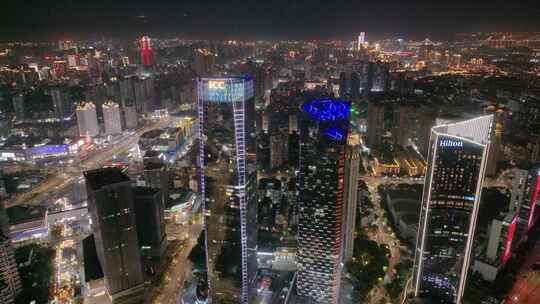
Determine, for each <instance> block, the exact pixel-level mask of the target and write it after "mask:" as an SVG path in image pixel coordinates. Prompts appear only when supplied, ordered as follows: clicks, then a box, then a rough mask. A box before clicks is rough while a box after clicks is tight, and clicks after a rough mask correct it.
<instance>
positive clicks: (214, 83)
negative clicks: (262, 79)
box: [199, 77, 253, 102]
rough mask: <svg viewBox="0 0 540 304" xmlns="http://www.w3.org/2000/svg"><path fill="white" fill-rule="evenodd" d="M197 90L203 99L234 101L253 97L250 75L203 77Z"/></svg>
mask: <svg viewBox="0 0 540 304" xmlns="http://www.w3.org/2000/svg"><path fill="white" fill-rule="evenodd" d="M199 86H200V87H199V92H202V93H201V94H202V96H200V97H202V99H203V100H204V101H212V102H234V101H243V100H246V99H249V98H251V97H253V80H252V79H251V78H250V77H229V78H203V79H201V81H200V82H199Z"/></svg>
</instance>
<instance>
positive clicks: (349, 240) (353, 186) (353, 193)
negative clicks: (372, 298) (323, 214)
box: [342, 134, 360, 263]
mask: <svg viewBox="0 0 540 304" xmlns="http://www.w3.org/2000/svg"><path fill="white" fill-rule="evenodd" d="M359 169H360V136H359V135H358V134H350V135H349V136H348V138H347V148H346V155H345V193H344V200H343V201H344V204H343V228H342V229H343V236H342V239H343V257H342V258H343V262H344V263H346V262H347V261H349V260H350V259H351V258H352V256H353V251H354V235H355V227H356V207H357V205H358V175H359V172H358V171H359Z"/></svg>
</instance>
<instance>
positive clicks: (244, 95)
mask: <svg viewBox="0 0 540 304" xmlns="http://www.w3.org/2000/svg"><path fill="white" fill-rule="evenodd" d="M198 112H199V123H200V126H199V138H200V139H201V143H200V151H199V152H200V154H199V161H200V165H201V191H202V195H203V198H204V212H205V213H204V214H205V217H204V219H205V233H206V254H207V268H208V287H209V302H211V303H220V302H221V300H222V299H233V300H235V301H238V302H240V303H246V304H247V303H250V302H251V301H250V299H251V292H250V289H251V288H250V282H252V280H253V278H254V277H255V275H256V272H257V259H256V233H257V226H256V223H257V205H256V204H257V200H256V197H255V195H256V189H257V187H256V182H257V176H256V172H257V171H256V169H257V168H256V162H257V159H256V136H255V117H254V115H255V105H254V98H253V80H252V79H250V78H248V77H228V78H201V79H199V80H198Z"/></svg>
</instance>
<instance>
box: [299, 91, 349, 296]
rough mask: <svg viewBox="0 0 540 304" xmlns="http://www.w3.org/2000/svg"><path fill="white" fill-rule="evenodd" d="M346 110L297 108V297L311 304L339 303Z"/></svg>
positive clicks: (317, 103) (312, 105)
mask: <svg viewBox="0 0 540 304" xmlns="http://www.w3.org/2000/svg"><path fill="white" fill-rule="evenodd" d="M349 109H350V104H349V103H348V102H345V101H342V100H333V99H317V100H313V101H310V102H306V103H304V104H303V105H302V110H303V113H302V117H301V121H300V123H299V125H300V176H299V182H298V188H299V189H298V190H299V197H298V213H299V223H298V253H297V262H298V278H297V292H298V294H299V295H300V296H302V297H306V298H308V299H310V300H311V301H313V302H315V303H325V304H326V303H334V304H335V303H338V298H339V286H340V282H341V266H340V265H341V261H342V259H341V255H342V240H341V237H342V231H341V230H342V220H343V215H342V213H343V204H344V198H345V196H346V194H345V192H346V190H345V187H346V183H345V179H346V178H345V172H346V165H345V163H346V154H347V153H346V145H347V134H348V128H349Z"/></svg>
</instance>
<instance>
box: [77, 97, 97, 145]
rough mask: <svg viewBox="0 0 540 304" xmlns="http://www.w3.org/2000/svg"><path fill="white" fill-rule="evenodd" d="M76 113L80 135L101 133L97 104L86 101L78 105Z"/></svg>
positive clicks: (91, 135)
mask: <svg viewBox="0 0 540 304" xmlns="http://www.w3.org/2000/svg"><path fill="white" fill-rule="evenodd" d="M76 113H77V125H78V126H79V135H80V136H90V137H93V136H97V135H99V124H98V120H97V113H96V106H95V105H94V104H93V103H92V102H85V103H82V104H80V105H79V106H77V110H76Z"/></svg>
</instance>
